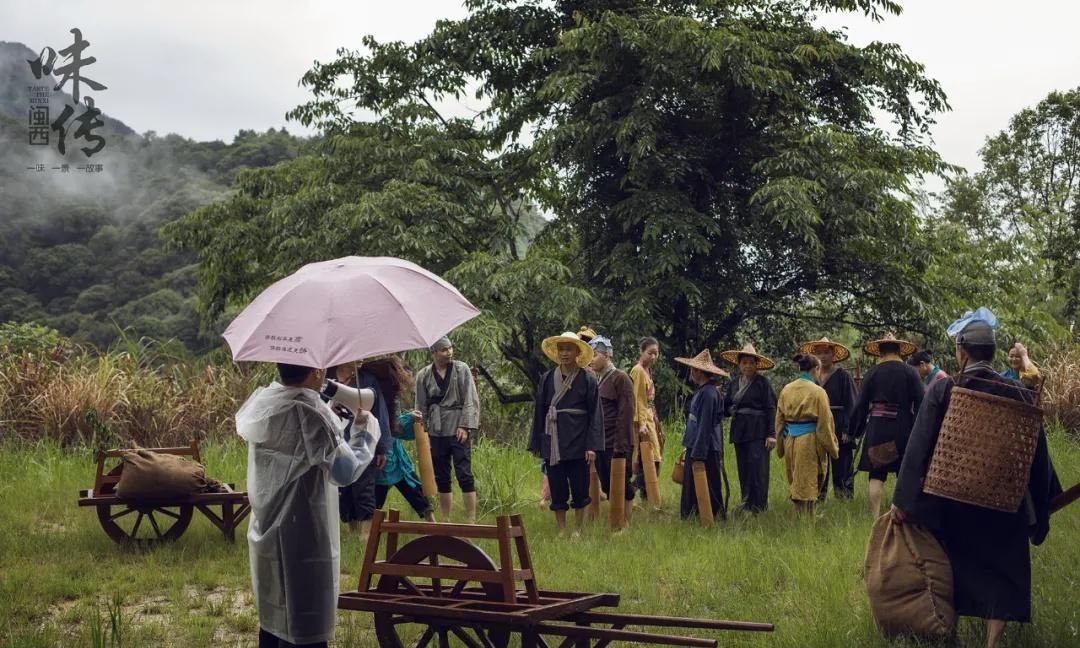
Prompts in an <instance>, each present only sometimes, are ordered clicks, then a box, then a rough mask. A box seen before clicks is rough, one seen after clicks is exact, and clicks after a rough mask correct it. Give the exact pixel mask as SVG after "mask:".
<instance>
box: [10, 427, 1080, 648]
mask: <svg viewBox="0 0 1080 648" xmlns="http://www.w3.org/2000/svg"><path fill="white" fill-rule="evenodd" d="M676 446H677V439H671V440H669V448H668V453H669V456H668V458H667V461H665V464H664V475H663V479H662V484H663V496H664V502H665V506H664V509H665V510H663V511H660V512H655V513H639V514H638V515H637V517H636V518H635V521H634V526H633V528H631V529H630V530H628V531H627V532H625V533H623V534H619V535H616V536H612V535H611V534H610V533H609V531H608V529H607V528H606V525H604V524H599V523H598V524H595V525H593V526H591V527H590V528H589V529H588V531H587V532H586V534H585V535H584V537H583V538H582V539H580V540H570V539H566V540H560V539H557V538H556V537H555V529H554V520H553V516H552V515H551V514H550V513H549V512H547V511H546V510H544V509H541V508H540V507H539V506H538V505H537V501H536V500H537V496H538V491H539V485H540V473H539V471H538V469H537V462H536V461H535V460H533V459H532V458H531V457H529V456H528V455H527V454H525V453H524V452H521V451H519V450H516V449H512V448H508V447H505V446H502V445H497V444H494V443H483V442H481V443H479V444H478V445H477V448H476V452H475V456H474V466H475V468H476V472H477V474H478V476H479V479H480V486H479V488H481V489H482V490H481V495H482V501H481V505H482V507H483V509H484V514H485V517H486V518H487V519H488V520H489V521H490V518H491V516H492V515H493V514H494V513H495V512H497V511H499V512H502V511H511V510H512V511H516V512H521V513H523V514H524V515H525V519H526V527H527V530H528V533H529V538H530V544H531V548H532V552H533V559H534V562H535V565H536V570H537V573H538V580H539V584H540V586H541V587H542V588H548V589H561V590H576V591H595V592H602V591H611V592H619V593H621V594H622V604H621V605H620V609H622V610H625V611H631V612H640V613H652V614H667V615H692V616H703V617H711V618H723V619H739V620H749V621H771V622H774V623H776V625H777V629H776V632H775V633H772V634H753V635H752V634H736V633H727V634H717V633H713V634H712V635H708V634H706V635H705V636H714V637H716V638H718V639H720V640H721V645H725V646H776V647H795V646H800V647H803V646H888V645H894V646H896V645H913V644H905V643H889V642H887V641H885V640H883V639H881V638H880V637H879V636H878V634H877V632H876V631H875V628H874V625H873V621H872V619H871V616H870V613H869V607H868V604H867V600H866V594H865V590H864V588H863V584H862V581H861V576H860V575H861V567H862V560H863V554H864V551H865V543H866V537H867V534H868V532H869V528H870V524H871V520H870V517H869V514H868V513H867V512H866V499H865V490H866V487H865V477H864V479H861V480H860V481H859V482H858V487H857V496H856V499H855V500H854V501H851V502H839V501H835V500H832V499H830V500H829V502H827V503H826V504H825V505H824V507H822V509H821V512H822V513H823V517H821V518H820V519H818V520H814V521H812V522H803V523H797V522H795V521H794V520H792V518H791V515H790V513H791V512H790V508H791V507H790V504H789V503H788V502H787V501H786V488H785V486H784V484H783V482H782V479H783V478H782V475H781V471H780V470H779V465H780V464H779V463H778V460H776V459H774V463H773V472H772V491H771V508H770V510H769V511H768V512H767V513H765V514H764V515H761V516H759V517H756V518H749V517H735V518H733V519H731V520H729V521H728V522H727V523H724V524H721V525H719V526H718V528H715V529H713V530H703V529H700V528H698V527H697V526H696V525H695V524H693V523H690V522H683V521H680V520H679V519H678V515H677V500H678V490H677V488H678V487H677V486H676V485H675V484H673V483H671V481H670V479H669V474H670V470H671V461H672V456H673V454H674V450H675V448H676ZM1051 447H1052V449H1053V453H1054V458H1055V461H1056V463H1057V465H1058V471H1059V473H1060V474H1061V475H1062V481H1064V482H1068V483H1070V484H1071V483H1073V482H1075V481H1076V480H1077V479H1078V478H1080V446H1078V445H1077V444H1076V443H1075V442H1074V441H1071V440H1068V439H1066V438H1065V436H1064V435H1063V434H1061V433H1060V432H1052V433H1051ZM728 454H729V455H730V454H733V453H728ZM245 458H246V455H245V450H244V447H243V446H242V445H241V444H239V443H226V444H222V443H218V444H213V445H209V446H208V447H205V448H204V463H205V464H206V465H207V469H208V473H210V474H211V475H212V476H214V477H217V478H220V479H223V480H226V481H235V482H237V483H238V484H242V483H243V481H244V476H245V468H244V462H245ZM732 459H733V457H731V456H729V457H728V460H729V465H728V474H729V476H730V477H731V479H732V480H733V481H734V480H735V472H734V466H733V465H731V460H732ZM93 472H94V464H93V460H92V457H91V454H90V452H89V451H88V450H87V451H68V450H61V449H60V448H58V447H57V446H55V445H51V444H45V443H42V444H37V445H13V444H8V445H6V446H5V447H3V448H0V646H3V647H16V646H18V647H31V646H109V645H124V646H210V645H213V646H253V645H255V644H256V642H255V635H256V632H257V618H256V615H255V611H254V607H253V604H252V597H251V593H250V580H249V575H248V563H247V546H246V543H245V542H243V541H240V542H237V543H236V544H234V545H230V544H228V543H227V542H225V541H224V540H223V539H222V537H221V535H220V534H219V533H218V532H217V531H216V530H215V529H214V528H213V527H211V525H210V523H209V522H207V521H206V520H205V519H203V518H201V517H200V516H198V515H196V518H195V520H194V521H193V522H192V525H191V527H190V528H189V529H188V531H187V533H186V534H185V535H184V537H182V538H181V539H180V540H179V541H178V542H176V543H173V544H171V545H167V546H162V547H159V548H156V549H153V550H150V551H125V550H122V549H121V548H120V547H118V546H117V545H115V544H113V542H112V541H111V540H109V539H108V538H107V537H106V535H105V533H104V532H103V531H102V530H101V528H100V527H99V526H98V522H97V518H96V516H95V515H94V513H93V511H92V510H90V509H80V508H78V507H76V505H75V499H76V494H77V491H78V490H79V489H81V488H87V487H89V486H90V485H91V483H92V479H93ZM735 489H736V491H737V486H736V487H735ZM390 505H391V506H396V507H398V508H401V509H402V511H403V513H405V514H406V515H405V517H407V518H409V517H411V515H412V514H411V512H409V511H408V510H407V506H406V505H405V503H404V501H403V500H401V499H400V497H399V496H398V495H397V493H394V494H392V496H391V500H390ZM1053 522H1054V524H1053V530H1052V532H1051V535H1050V538H1049V539H1048V540H1047V542H1046V544H1044V545H1043V546H1042V547H1039V548H1036V549H1034V551H1033V555H1034V610H1035V622H1034V624H1032V625H1030V626H1025V627H1016V626H1013V627H1011V628H1010V629H1009V631H1008V632H1007V635H1006V640H1005V642H1004V645H1005V646H1062V647H1064V646H1076V645H1080V637H1078V634H1080V612H1078V610H1077V606H1076V604H1075V602H1076V600H1077V599H1076V594H1075V587H1076V584H1077V583H1076V580H1077V572H1076V571H1075V566H1076V565H1077V564H1080V544H1078V543H1076V542H1075V538H1077V537H1078V535H1077V532H1078V531H1080V506H1077V507H1073V508H1070V509H1065V511H1063V512H1062V513H1061V514H1059V515H1058V516H1056V517H1055V519H1054V520H1053ZM343 536H346V534H344V533H343ZM342 546H343V560H342V571H343V572H344V574H343V577H342V586H343V588H349V589H351V588H354V587H355V586H356V576H357V573H358V569H359V563H360V559H361V547H360V544H359V542H358V541H357V539H356V538H355V537H351V536H347V537H344V539H343V545H342ZM485 548H486V549H487V550H488V553H489V555H497V552H496V551H495V550H494V549H493V548H492V547H485ZM959 637H960V640H961V642H962V644H963V645H971V646H975V645H979V642H980V641H981V637H982V629H981V624H977V623H975V622H973V621H970V620H965V621H964V622H963V623H962V624H961V629H960V635H959ZM335 645H338V646H374V645H376V642H375V638H374V634H373V631H372V629H371V618H370V616H369V615H366V614H361V613H353V612H346V613H343V614H341V615H340V617H339V620H338V641H337V642H336V644H335Z"/></svg>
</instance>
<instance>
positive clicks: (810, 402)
mask: <svg viewBox="0 0 1080 648" xmlns="http://www.w3.org/2000/svg"><path fill="white" fill-rule="evenodd" d="M788 421H817V429H816V430H815V431H814V432H811V433H809V434H804V435H802V436H799V437H795V438H792V437H790V436H788V435H787V434H785V433H784V426H785V424H786V423H787V422H788ZM776 438H777V439H780V442H779V443H778V444H777V446H776V454H777V456H779V457H782V458H783V459H784V465H785V467H786V468H787V480H788V485H789V487H790V489H791V499H792V500H795V501H798V502H813V501H816V500H817V498H818V490H819V488H820V485H821V480H823V479H824V478H825V475H826V471H827V470H828V458H829V457H830V456H831V457H833V458H836V457H837V456H839V454H840V447H839V446H838V445H837V443H836V434H835V432H834V425H833V416H832V411H831V410H830V409H829V396H828V394H826V393H825V390H824V389H822V388H821V387H819V386H818V385H816V384H815V383H812V382H810V381H809V380H803V379H802V378H799V379H798V380H796V381H794V382H791V383H788V384H787V386H785V387H784V389H783V391H781V392H780V399H779V400H778V401H777V403H776Z"/></svg>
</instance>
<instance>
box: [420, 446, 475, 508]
mask: <svg viewBox="0 0 1080 648" xmlns="http://www.w3.org/2000/svg"><path fill="white" fill-rule="evenodd" d="M431 462H432V463H433V464H434V465H435V485H436V486H437V487H438V488H439V492H440V493H449V492H450V463H451V462H453V464H454V474H455V475H457V483H458V486H460V487H461V492H462V493H472V492H475V491H476V483H475V481H474V480H473V474H472V435H471V433H470V436H469V438H468V439H466V440H465V443H461V442H460V441H458V440H457V436H456V435H453V434H451V435H450V436H433V437H431Z"/></svg>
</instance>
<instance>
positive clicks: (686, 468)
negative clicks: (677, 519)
mask: <svg viewBox="0 0 1080 648" xmlns="http://www.w3.org/2000/svg"><path fill="white" fill-rule="evenodd" d="M675 362H678V363H679V364H682V365H685V366H687V367H689V368H690V380H691V382H693V383H694V386H695V388H696V389H695V391H694V396H693V398H691V400H690V414H689V416H688V417H687V419H686V433H685V434H684V435H683V447H684V448H686V461H685V462H684V464H683V480H682V500H681V501H680V503H679V514H680V515H681V516H682V517H683V519H686V518H688V517H690V516H692V515H695V514H697V515H698V516H699V517H700V518H701V520H702V522H703V523H704V524H705V525H706V526H708V525H710V524H712V520H713V517H714V515H719V516H720V518H721V519H727V507H726V506H725V505H724V492H723V481H722V479H723V478H722V471H723V465H724V402H723V399H722V398H721V397H720V391H719V390H718V389H717V388H716V385H715V384H714V382H713V381H714V380H715V379H716V377H718V376H724V377H727V375H728V373H727V372H726V371H724V370H723V369H721V368H720V367H717V366H716V365H715V364H714V363H713V359H712V354H711V353H709V351H708V349H706V350H704V351H702V352H701V353H699V354H697V355H696V356H694V357H693V358H675ZM697 464H700V465H702V466H703V467H704V473H705V482H706V483H705V484H701V483H698V482H700V479H698V478H697V477H695V474H694V472H693V471H694V469H695V466H696V465H697ZM698 471H699V474H700V469H698ZM702 486H704V487H705V488H707V489H708V491H709V493H708V500H709V510H708V511H702V510H701V509H702V508H704V506H705V502H704V498H703V497H700V496H699V493H698V488H700V487H702ZM699 500H700V501H701V505H700V506H699V504H698V502H699Z"/></svg>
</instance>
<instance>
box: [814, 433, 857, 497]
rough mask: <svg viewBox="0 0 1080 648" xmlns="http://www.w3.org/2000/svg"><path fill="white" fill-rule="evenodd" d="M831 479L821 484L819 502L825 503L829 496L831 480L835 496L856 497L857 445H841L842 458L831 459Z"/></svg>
mask: <svg viewBox="0 0 1080 648" xmlns="http://www.w3.org/2000/svg"><path fill="white" fill-rule="evenodd" d="M829 476H830V477H829V478H826V479H825V481H823V482H821V493H820V495H818V501H819V502H824V501H825V496H826V495H828V494H829V481H830V479H831V481H832V486H833V494H835V495H836V496H837V497H840V498H845V499H849V498H851V497H854V495H855V444H854V443H841V444H840V456H839V457H837V458H836V459H833V458H832V457H829Z"/></svg>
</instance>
